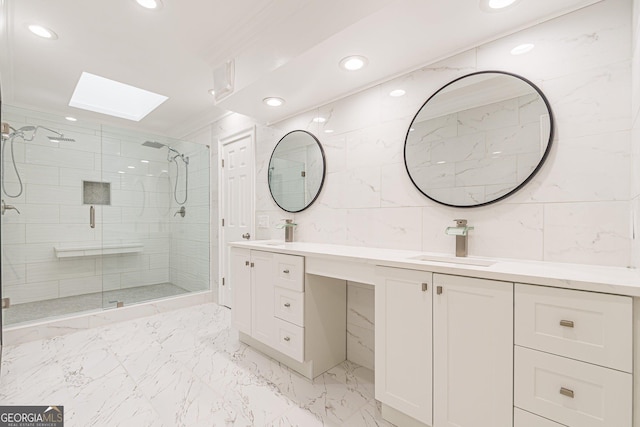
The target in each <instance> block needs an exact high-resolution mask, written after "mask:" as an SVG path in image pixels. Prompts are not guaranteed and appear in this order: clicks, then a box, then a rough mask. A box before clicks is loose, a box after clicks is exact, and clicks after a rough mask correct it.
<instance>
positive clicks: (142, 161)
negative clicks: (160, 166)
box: [140, 160, 149, 163]
mask: <svg viewBox="0 0 640 427" xmlns="http://www.w3.org/2000/svg"><path fill="white" fill-rule="evenodd" d="M140 163H149V160H140Z"/></svg>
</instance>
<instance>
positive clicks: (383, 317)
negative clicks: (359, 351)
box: [375, 267, 432, 425]
mask: <svg viewBox="0 0 640 427" xmlns="http://www.w3.org/2000/svg"><path fill="white" fill-rule="evenodd" d="M431 283H432V273H427V272H424V271H415V270H405V269H396V268H387V267H377V268H376V285H375V325H376V328H375V355H376V357H375V372H376V381H375V395H376V399H378V400H380V401H381V402H382V403H384V404H386V405H389V406H390V407H392V408H394V409H397V410H398V411H400V412H403V413H405V414H407V415H409V416H411V417H413V418H415V419H416V420H418V421H421V422H423V423H425V424H427V425H431V419H432V319H431V313H432V312H431V310H432V286H431Z"/></svg>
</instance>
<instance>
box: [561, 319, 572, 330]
mask: <svg viewBox="0 0 640 427" xmlns="http://www.w3.org/2000/svg"><path fill="white" fill-rule="evenodd" d="M560 326H564V327H565V328H573V320H561V321H560Z"/></svg>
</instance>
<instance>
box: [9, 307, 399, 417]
mask: <svg viewBox="0 0 640 427" xmlns="http://www.w3.org/2000/svg"><path fill="white" fill-rule="evenodd" d="M230 318H231V315H230V310H229V309H227V308H224V307H220V306H218V305H217V304H214V303H209V304H203V305H200V306H195V307H189V308H185V309H181V310H175V311H172V312H168V313H162V314H158V315H154V316H149V317H145V318H140V319H135V320H130V321H125V322H121V323H117V324H113V325H109V326H105V327H101V328H96V329H93V330H85V331H80V332H77V333H73V334H68V335H64V336H61V337H56V338H51V339H45V340H40V341H33V342H29V343H25V344H19V345H14V346H6V347H5V348H4V349H3V353H4V354H3V357H2V366H1V368H0V402H1V403H2V404H3V405H22V404H30V405H54V404H56V405H62V406H64V412H65V426H87V425H92V426H98V425H99V426H103V425H104V426H106V425H122V426H130V425H136V426H143V425H144V426H260V427H262V426H279V427H286V426H304V427H314V426H349V427H360V426H363V427H364V426H381V427H389V426H391V424H389V423H387V422H385V421H384V420H382V418H381V416H380V407H379V404H378V403H377V402H376V400H375V399H374V396H373V371H371V370H369V369H366V368H363V367H361V366H358V365H356V364H354V363H351V362H349V361H347V362H344V363H342V364H340V365H338V366H336V367H335V368H333V369H331V370H329V371H328V372H326V373H325V374H323V375H321V376H319V377H318V378H316V379H315V380H314V381H309V380H308V379H306V378H304V377H302V376H300V375H299V374H298V373H296V372H294V371H292V370H290V369H288V368H287V367H286V366H283V365H281V364H280V363H278V362H276V361H275V360H273V359H270V358H268V357H267V356H264V355H263V354H261V353H259V352H258V351H256V350H254V349H252V348H251V347H248V346H246V345H244V344H242V343H241V342H239V340H238V333H237V331H236V330H234V329H232V328H231V327H230Z"/></svg>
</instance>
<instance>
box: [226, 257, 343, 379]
mask: <svg viewBox="0 0 640 427" xmlns="http://www.w3.org/2000/svg"><path fill="white" fill-rule="evenodd" d="M230 279H231V280H230V283H231V287H232V292H233V309H232V316H231V318H232V325H233V326H234V327H235V328H237V329H238V331H239V332H240V340H241V341H242V342H244V343H247V344H249V345H251V346H252V347H255V348H257V349H258V350H260V351H262V352H263V353H265V354H267V355H268V356H270V357H272V358H274V359H276V360H278V361H280V362H282V363H284V364H285V365H287V366H289V367H290V368H292V369H294V370H296V371H298V372H300V373H301V374H302V375H305V376H306V377H308V378H311V379H312V378H314V377H316V376H317V375H319V374H321V373H322V372H324V371H326V370H327V369H330V368H332V367H333V366H335V365H337V364H338V363H341V362H343V361H344V360H345V359H346V282H345V281H344V280H338V279H332V278H328V277H320V276H314V275H311V274H305V270H304V257H302V256H298V255H289V254H281V253H276V252H271V251H259V250H252V249H243V248H236V247H232V248H231V277H230Z"/></svg>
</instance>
